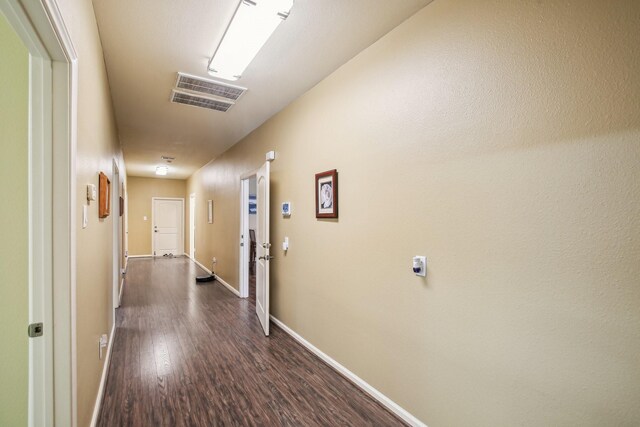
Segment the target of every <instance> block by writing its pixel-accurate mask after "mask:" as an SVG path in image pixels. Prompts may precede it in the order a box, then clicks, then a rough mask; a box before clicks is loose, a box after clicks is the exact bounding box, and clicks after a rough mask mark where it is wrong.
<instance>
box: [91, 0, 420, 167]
mask: <svg viewBox="0 0 640 427" xmlns="http://www.w3.org/2000/svg"><path fill="white" fill-rule="evenodd" d="M430 1H431V0H401V1H389V0H296V1H295V2H294V5H293V8H292V9H291V15H290V16H289V18H288V19H287V20H286V21H284V22H283V24H282V25H280V27H278V29H277V30H276V32H275V33H274V34H273V36H272V37H271V39H270V40H269V41H268V42H267V44H266V45H265V46H264V48H263V49H262V50H261V51H260V52H259V53H258V56H257V57H256V58H255V59H254V61H253V62H252V63H251V64H250V65H249V67H248V68H247V70H246V71H245V73H244V75H243V77H242V78H241V79H240V80H238V81H236V82H231V83H232V84H235V85H239V86H243V87H246V88H248V89H249V90H248V91H247V92H246V93H245V94H244V95H243V96H242V98H241V99H240V100H239V101H238V103H237V104H236V105H235V106H234V107H233V108H231V109H230V110H229V112H227V113H222V112H219V111H211V110H206V109H201V108H196V107H191V106H185V105H180V104H173V103H171V102H169V97H170V94H171V89H172V88H173V87H174V84H175V80H176V73H177V72H178V71H182V72H185V73H189V74H193V75H196V76H200V77H205V78H211V77H210V76H208V74H207V72H206V68H207V63H208V61H209V58H210V56H211V54H212V53H213V51H214V49H215V48H216V46H217V45H218V43H219V41H220V38H221V37H222V34H223V32H224V30H225V29H226V27H227V24H228V22H229V20H230V19H231V17H232V15H233V11H234V10H235V7H236V6H237V4H238V0H93V5H94V9H95V13H96V19H97V22H98V28H99V31H100V38H101V40H102V46H103V49H104V57H105V63H106V67H107V73H108V77H109V85H110V87H111V95H112V97H113V102H114V108H115V114H116V120H117V125H118V131H119V134H120V140H121V143H122V148H123V151H124V156H125V162H126V165H127V172H128V174H129V175H132V176H153V175H154V173H155V167H156V166H157V165H158V164H161V163H162V161H161V159H160V156H162V155H167V156H171V157H176V160H175V162H174V163H173V164H172V165H171V167H170V173H169V175H168V176H167V177H168V178H187V177H189V176H190V175H191V174H192V173H193V172H195V171H196V170H197V169H198V168H200V167H201V166H202V165H204V164H206V163H207V162H209V161H210V160H211V159H213V158H214V157H216V156H218V155H220V154H221V153H223V152H224V151H225V150H226V149H228V148H229V147H230V146H232V145H233V144H235V143H236V142H238V141H239V140H240V139H242V138H243V137H244V136H246V135H247V134H248V133H250V132H251V131H252V130H254V129H255V128H257V127H258V126H260V125H261V124H262V123H264V122H265V121H266V120H267V119H269V118H270V117H271V116H273V115H274V114H275V113H277V112H278V111H280V110H281V109H282V108H284V107H285V106H286V105H287V104H289V103H290V102H291V101H293V100H294V99H296V98H297V97H299V96H300V95H302V94H303V93H304V92H306V91H307V90H309V89H310V88H311V87H313V86H314V85H315V84H316V83H318V82H319V81H321V80H322V79H323V78H325V77H326V76H327V75H329V74H331V72H333V71H334V70H336V69H337V68H338V67H340V66H341V65H342V64H344V63H346V62H347V61H348V60H349V59H351V58H353V57H354V56H355V55H356V54H358V53H359V52H361V51H362V50H364V49H365V48H366V47H368V46H370V45H371V44H373V43H374V42H375V41H376V40H378V39H379V38H380V37H382V36H383V35H384V34H386V33H387V32H389V31H390V30H391V29H393V28H394V27H396V26H397V25H399V24H400V23H401V22H402V21H404V20H405V19H407V18H408V17H409V16H411V15H413V14H414V13H415V12H417V11H418V10H419V9H421V8H422V7H424V6H425V5H426V4H428V3H429V2H430Z"/></svg>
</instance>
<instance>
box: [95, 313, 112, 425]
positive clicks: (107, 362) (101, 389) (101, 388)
mask: <svg viewBox="0 0 640 427" xmlns="http://www.w3.org/2000/svg"><path fill="white" fill-rule="evenodd" d="M115 338H116V325H115V324H114V325H113V326H112V327H111V334H110V336H109V345H108V346H107V356H106V358H105V359H104V366H103V367H102V377H101V378H100V386H99V387H98V395H97V396H96V404H95V405H94V407H93V416H92V417H91V427H95V426H96V425H97V423H98V416H99V415H100V409H101V408H102V398H103V397H104V387H105V384H106V383H107V374H108V373H109V366H110V365H111V350H112V349H113V341H115Z"/></svg>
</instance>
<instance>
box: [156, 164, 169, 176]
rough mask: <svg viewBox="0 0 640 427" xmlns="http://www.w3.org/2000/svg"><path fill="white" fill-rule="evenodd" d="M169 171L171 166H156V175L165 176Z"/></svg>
mask: <svg viewBox="0 0 640 427" xmlns="http://www.w3.org/2000/svg"><path fill="white" fill-rule="evenodd" d="M168 172H169V166H158V167H157V168H156V175H161V176H164V175H166V174H167V173H168Z"/></svg>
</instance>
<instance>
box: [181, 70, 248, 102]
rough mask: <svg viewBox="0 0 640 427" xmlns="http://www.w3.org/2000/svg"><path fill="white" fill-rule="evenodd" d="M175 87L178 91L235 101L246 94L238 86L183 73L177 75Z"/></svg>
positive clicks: (242, 88)
mask: <svg viewBox="0 0 640 427" xmlns="http://www.w3.org/2000/svg"><path fill="white" fill-rule="evenodd" d="M176 87H177V88H179V89H186V90H189V91H193V92H197V93H204V94H207V95H213V96H218V97H220V98H225V99H230V100H232V101H237V100H238V98H240V97H241V96H242V94H243V93H245V92H246V90H247V89H246V88H244V87H240V86H233V85H229V84H225V83H221V82H216V81H214V80H207V79H202V78H200V77H196V76H191V75H189V74H185V73H178V81H177V82H176Z"/></svg>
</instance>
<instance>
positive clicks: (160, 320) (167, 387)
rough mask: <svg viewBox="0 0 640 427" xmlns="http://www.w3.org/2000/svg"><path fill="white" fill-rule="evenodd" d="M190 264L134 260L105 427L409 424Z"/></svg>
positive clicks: (109, 386) (108, 390)
mask: <svg viewBox="0 0 640 427" xmlns="http://www.w3.org/2000/svg"><path fill="white" fill-rule="evenodd" d="M198 274H202V271H201V270H199V268H198V267H196V266H195V264H194V263H193V262H191V261H190V260H189V259H188V258H184V257H179V258H174V259H157V260H152V259H135V260H130V261H129V266H128V272H127V276H126V282H125V288H124V294H123V298H122V305H121V307H120V308H119V309H118V314H117V331H116V335H115V342H114V347H113V354H112V360H111V366H110V369H109V374H108V379H107V383H106V390H105V395H104V401H103V407H102V411H101V413H100V418H99V422H98V425H99V426H105V427H106V426H109V427H111V426H124V425H130V426H161V425H163V426H180V425H184V426H214V425H218V426H227V425H230V426H231V425H233V426H245V425H266V426H278V425H296V426H333V425H341V426H362V425H375V426H391V425H403V424H402V422H401V421H399V420H398V419H397V418H395V417H394V416H393V415H392V414H390V413H389V412H388V411H387V410H386V409H384V408H383V407H381V406H380V405H379V404H378V403H376V402H375V401H374V400H373V399H371V398H369V397H368V396H367V395H365V394H364V393H363V392H361V391H360V390H359V389H357V388H356V387H355V386H353V385H352V384H351V383H350V382H348V381H347V380H345V379H344V378H342V377H341V376H340V375H338V374H337V373H336V372H334V371H333V370H332V369H331V368H329V367H328V366H326V365H325V364H324V363H323V362H321V361H320V360H319V359H317V358H316V357H315V356H314V355H312V354H311V353H309V352H308V351H306V350H305V349H303V348H302V347H301V346H299V345H298V344H297V343H296V342H295V341H293V339H292V338H291V337H289V336H288V335H287V334H286V333H284V332H283V331H282V330H281V329H279V328H278V327H276V326H273V325H272V334H271V336H270V337H264V335H263V332H262V329H261V327H260V324H259V322H258V319H257V317H256V314H255V311H254V306H253V305H252V304H251V302H250V301H249V300H248V299H240V298H237V297H236V296H235V295H233V294H232V293H230V292H229V291H228V290H227V289H225V288H224V287H223V286H222V285H220V284H218V283H208V284H204V285H196V284H195V280H194V277H195V276H196V275H198Z"/></svg>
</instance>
